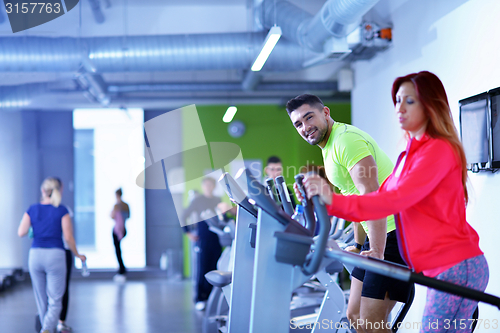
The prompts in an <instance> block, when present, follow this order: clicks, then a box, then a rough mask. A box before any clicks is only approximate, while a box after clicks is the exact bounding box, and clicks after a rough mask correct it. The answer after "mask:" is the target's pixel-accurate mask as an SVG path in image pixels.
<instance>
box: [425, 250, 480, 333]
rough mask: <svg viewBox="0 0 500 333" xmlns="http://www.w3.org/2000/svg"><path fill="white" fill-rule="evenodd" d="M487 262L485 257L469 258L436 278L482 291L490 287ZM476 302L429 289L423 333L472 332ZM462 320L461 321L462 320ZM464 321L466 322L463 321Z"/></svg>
mask: <svg viewBox="0 0 500 333" xmlns="http://www.w3.org/2000/svg"><path fill="white" fill-rule="evenodd" d="M488 277H489V271H488V263H487V262H486V259H485V258H484V255H480V256H477V257H474V258H470V259H467V260H464V261H462V262H461V263H459V264H457V265H455V266H453V267H451V268H450V269H448V270H446V271H444V272H443V273H441V274H439V275H438V276H436V278H437V279H439V280H443V281H448V282H452V283H455V284H459V285H462V286H466V287H469V288H473V289H476V290H479V291H484V290H485V289H486V285H487V284H488ZM477 303H478V302H476V301H473V300H470V299H467V298H462V297H459V296H455V295H452V294H448V293H445V292H442V291H437V290H436V289H431V288H429V289H427V302H426V304H425V309H424V316H423V318H422V330H421V331H420V332H421V333H427V332H428V333H444V332H471V324H472V321H470V320H469V319H472V314H473V312H474V310H475V309H476V307H477ZM460 319H462V321H460ZM464 319H465V320H464Z"/></svg>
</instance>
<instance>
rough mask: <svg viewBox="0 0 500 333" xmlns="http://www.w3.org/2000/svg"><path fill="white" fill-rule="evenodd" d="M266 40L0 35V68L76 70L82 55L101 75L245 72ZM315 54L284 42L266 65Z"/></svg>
mask: <svg viewBox="0 0 500 333" xmlns="http://www.w3.org/2000/svg"><path fill="white" fill-rule="evenodd" d="M264 38H265V33H264V32H262V33H231V34H199V35H169V36H129V37H127V38H123V37H100V38H81V39H77V38H68V37H66V38H46V37H22V38H0V71H3V72H58V71H65V72H76V71H77V70H78V69H79V68H80V66H81V64H82V59H85V58H86V57H88V58H90V61H91V62H92V64H93V66H94V67H95V69H96V71H97V72H99V73H106V72H127V71H134V72H141V71H179V70H224V69H242V70H247V69H248V68H249V67H250V65H251V62H252V61H253V59H254V58H255V56H256V55H257V53H258V52H259V50H260V47H261V45H262V41H263V40H264ZM314 55H315V54H314V52H312V51H309V50H305V49H303V48H301V47H299V46H298V45H296V44H295V43H292V42H288V41H282V42H280V43H278V45H277V46H276V48H275V50H274V51H273V53H272V54H271V56H270V58H269V59H268V62H267V63H266V66H265V69H266V70H267V71H291V70H298V69H301V68H302V63H303V62H304V61H305V60H306V59H308V58H310V57H312V56H314Z"/></svg>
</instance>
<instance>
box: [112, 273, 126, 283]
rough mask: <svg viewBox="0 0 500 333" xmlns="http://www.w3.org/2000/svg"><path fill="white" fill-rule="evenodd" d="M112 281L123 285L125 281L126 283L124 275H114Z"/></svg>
mask: <svg viewBox="0 0 500 333" xmlns="http://www.w3.org/2000/svg"><path fill="white" fill-rule="evenodd" d="M113 281H115V282H119V283H124V282H125V281H127V277H126V276H125V275H124V274H116V275H115V276H114V277H113Z"/></svg>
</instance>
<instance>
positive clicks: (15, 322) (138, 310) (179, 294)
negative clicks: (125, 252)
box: [0, 278, 202, 333]
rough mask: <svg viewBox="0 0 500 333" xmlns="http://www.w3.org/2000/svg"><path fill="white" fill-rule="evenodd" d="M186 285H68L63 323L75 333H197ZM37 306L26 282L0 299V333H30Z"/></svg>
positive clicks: (198, 316) (197, 316)
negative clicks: (65, 322)
mask: <svg viewBox="0 0 500 333" xmlns="http://www.w3.org/2000/svg"><path fill="white" fill-rule="evenodd" d="M191 295H192V285H191V281H189V280H182V281H169V280H167V279H165V278H145V279H131V280H129V281H127V282H126V283H124V284H117V283H115V282H113V281H112V280H110V279H73V280H72V281H71V284H70V305H69V312H68V318H67V322H68V324H69V325H70V326H72V327H73V331H74V332H75V333H90V332H92V333H93V332H98V333H201V324H200V323H201V320H202V312H197V311H196V310H194V307H193V302H192V296H191ZM35 315H36V305H35V299H34V296H33V291H32V289H31V284H30V283H29V282H28V281H26V282H22V283H20V284H17V285H16V286H15V287H14V288H12V289H11V290H8V291H5V292H2V293H0V327H1V329H0V331H2V332H13V333H25V332H26V333H30V332H35V326H34V325H35Z"/></svg>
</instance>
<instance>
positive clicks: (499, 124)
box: [488, 88, 500, 168]
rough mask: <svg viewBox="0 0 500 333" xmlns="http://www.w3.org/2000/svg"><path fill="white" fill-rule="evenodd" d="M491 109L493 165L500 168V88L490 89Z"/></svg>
mask: <svg viewBox="0 0 500 333" xmlns="http://www.w3.org/2000/svg"><path fill="white" fill-rule="evenodd" d="M488 95H490V109H491V117H490V119H491V145H492V147H491V151H492V156H491V157H492V158H491V159H492V161H491V163H492V165H491V166H492V167H493V168H500V117H499V114H498V113H499V112H500V88H496V89H493V90H490V91H488Z"/></svg>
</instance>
